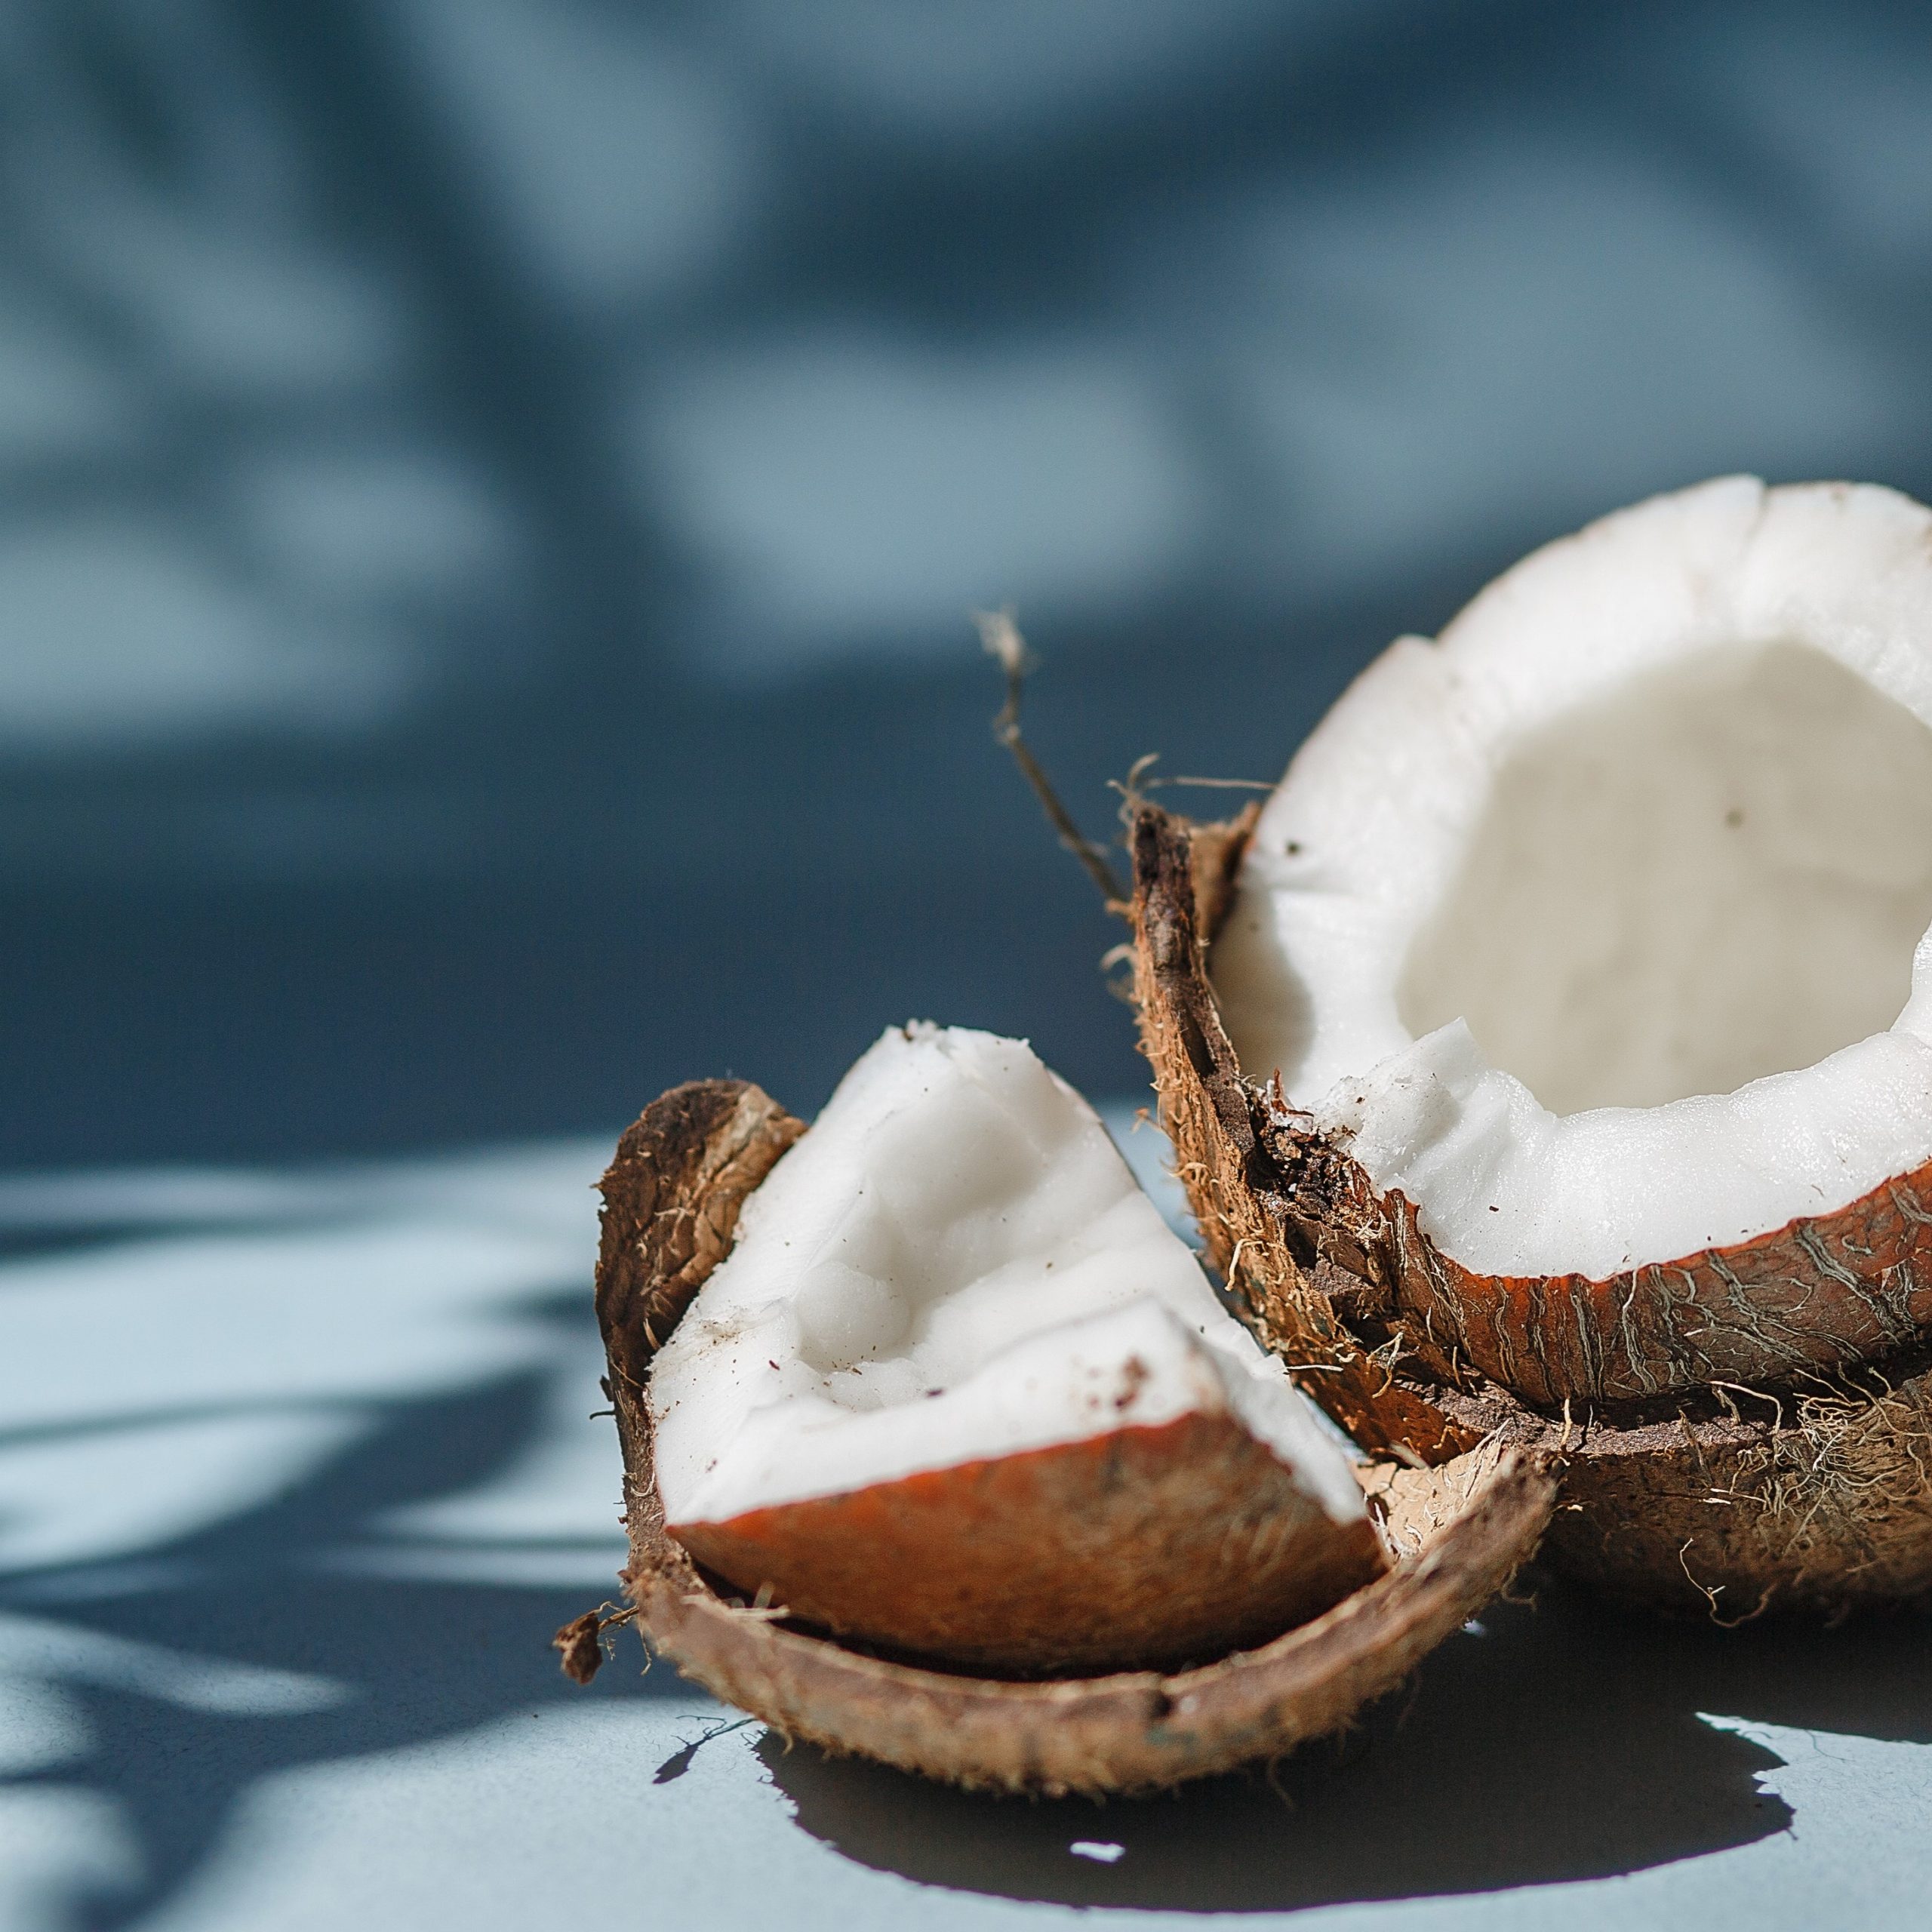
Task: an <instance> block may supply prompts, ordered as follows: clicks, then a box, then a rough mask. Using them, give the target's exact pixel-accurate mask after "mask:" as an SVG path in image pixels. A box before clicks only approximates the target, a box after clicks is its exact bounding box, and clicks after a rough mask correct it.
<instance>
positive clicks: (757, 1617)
mask: <svg viewBox="0 0 1932 1932" xmlns="http://www.w3.org/2000/svg"><path fill="white" fill-rule="evenodd" d="M802 1131H804V1130H803V1129H802V1128H801V1125H800V1124H799V1123H798V1121H795V1120H794V1119H792V1118H791V1117H790V1116H789V1115H787V1114H786V1113H785V1112H783V1109H780V1107H778V1106H777V1104H776V1103H774V1102H773V1101H772V1100H770V1099H769V1098H768V1097H767V1096H766V1095H765V1094H763V1093H762V1092H761V1091H759V1090H758V1088H755V1087H753V1086H749V1085H747V1084H745V1083H743V1082H741V1081H702V1082H699V1083H697V1084H693V1085H690V1086H686V1087H681V1088H676V1089H675V1090H673V1091H672V1092H671V1093H669V1094H666V1095H665V1096H664V1097H663V1098H662V1099H661V1100H658V1101H657V1102H656V1103H654V1104H653V1105H652V1106H651V1107H650V1108H649V1109H647V1110H646V1112H645V1114H644V1115H643V1117H642V1118H641V1119H640V1120H639V1121H638V1123H637V1124H636V1125H635V1126H634V1127H633V1128H631V1130H630V1131H629V1133H628V1134H626V1135H625V1137H624V1138H623V1141H622V1142H621V1143H620V1146H619V1148H618V1152H617V1158H616V1160H615V1161H614V1162H613V1164H612V1165H611V1170H610V1172H609V1173H608V1174H607V1175H606V1176H605V1181H604V1184H603V1185H604V1193H605V1209H604V1221H603V1238H602V1246H601V1253H600V1256H599V1260H598V1316H599V1319H600V1321H601V1324H602V1326H603V1330H604V1335H605V1346H606V1349H607V1351H608V1355H609V1360H610V1378H609V1381H610V1389H611V1398H612V1401H613V1403H614V1407H615V1408H616V1411H617V1432H618V1437H619V1440H620V1443H621V1444H622V1447H623V1459H624V1469H625V1481H624V1494H625V1506H626V1523H627V1525H628V1528H629V1537H630V1545H631V1557H630V1563H629V1567H628V1569H627V1570H626V1573H625V1575H624V1579H623V1581H624V1587H625V1589H626V1593H627V1594H628V1595H629V1598H630V1600H631V1602H632V1604H633V1606H634V1607H635V1621H636V1622H637V1623H638V1627H639V1629H640V1630H641V1632H642V1633H643V1635H644V1636H645V1640H646V1641H647V1642H648V1644H649V1645H650V1646H651V1648H652V1649H653V1650H654V1651H656V1652H657V1653H658V1654H660V1655H661V1656H663V1657H666V1658H668V1659H669V1660H670V1661H671V1662H672V1663H674V1664H675V1666H676V1667H677V1668H678V1670H679V1671H680V1672H681V1673H682V1674H683V1675H686V1676H688V1677H690V1678H693V1679H694V1680H695V1681H697V1682H698V1683H700V1684H703V1686H704V1687H706V1689H707V1690H710V1691H711V1692H712V1693H713V1694H715V1695H716V1696H718V1697H721V1698H722V1699H724V1700H726V1701H728V1702H729V1703H734V1704H737V1705H738V1706H740V1708H742V1709H745V1710H747V1711H749V1712H752V1713H753V1714H754V1715H756V1716H757V1717H759V1718H762V1719H763V1720H764V1721H765V1722H766V1723H767V1724H770V1725H771V1726H772V1727H773V1728H774V1730H778V1731H779V1732H780V1733H782V1734H783V1735H785V1736H786V1737H789V1738H801V1739H804V1740H808V1741H810V1742H811V1743H815V1744H817V1745H819V1746H822V1747H823V1748H824V1749H826V1750H829V1751H831V1752H838V1753H850V1754H854V1755H859V1756H863V1757H867V1758H875V1759H878V1760H879V1761H882V1762H884V1763H887V1764H894V1765H897V1766H899V1767H901V1768H903V1769H904V1770H912V1771H918V1772H920V1773H921V1774H924V1775H925V1776H927V1777H934V1778H939V1779H943V1780H947V1781H949V1782H951V1783H955V1784H960V1785H964V1786H973V1787H983V1788H987V1789H998V1790H1006V1791H1028V1792H1041V1793H1047V1794H1057V1793H1061V1792H1072V1791H1079V1792H1091V1793H1095V1794H1100V1793H1106V1792H1128V1791H1136V1790H1142V1789H1153V1788H1157V1787H1164V1786H1172V1785H1175V1784H1178V1783H1182V1782H1183V1781H1185V1780H1188V1779H1191V1778H1195V1777H1204V1776H1207V1775H1208V1774H1211V1773H1214V1772H1218V1771H1223V1770H1229V1769H1230V1768H1232V1767H1235V1766H1236V1765H1238V1764H1243V1763H1246V1762H1248V1761H1253V1760H1256V1759H1266V1758H1276V1757H1278V1756H1280V1755H1282V1754H1284V1752H1287V1751H1289V1750H1291V1749H1293V1748H1294V1746H1296V1745H1297V1744H1299V1743H1302V1742H1303V1741H1304V1740H1307V1739H1309V1738H1312V1737H1318V1736H1321V1735H1323V1734H1327V1733H1328V1732H1331V1731H1333V1730H1336V1729H1337V1728H1338V1727H1341V1726H1342V1725H1343V1724H1346V1722H1347V1721H1348V1720H1349V1718H1350V1717H1351V1716H1352V1715H1353V1713H1354V1712H1355V1711H1357V1710H1358V1709H1360V1707H1361V1706H1362V1705H1363V1704H1364V1703H1367V1701H1369V1700H1371V1699H1373V1698H1374V1697H1379V1696H1380V1695H1381V1694H1383V1693H1384V1692H1385V1691H1386V1690H1389V1689H1390V1688H1392V1687H1393V1686H1394V1685H1395V1684H1397V1683H1398V1681H1400V1680H1401V1678H1403V1677H1404V1676H1405V1675H1407V1673H1408V1672H1409V1671H1410V1670H1411V1669H1413V1668H1414V1666H1415V1664H1416V1663H1417V1662H1418V1661H1419V1660H1420V1659H1421V1658H1422V1657H1423V1656H1424V1655H1426V1654H1427V1652H1428V1651H1430V1650H1432V1648H1433V1647H1435V1645H1436V1644H1438V1643H1440V1642H1441V1641H1443V1639H1444V1638H1446V1637H1447V1636H1448V1635H1451V1633H1452V1632H1454V1631H1455V1630H1457V1629H1459V1628H1460V1626H1461V1625H1462V1624H1463V1623H1465V1622H1466V1621H1467V1620H1468V1619H1469V1618H1470V1617H1472V1616H1474V1615H1475V1614H1477V1612H1478V1611H1479V1610H1480V1609H1481V1607H1482V1606H1483V1605H1484V1604H1485V1603H1487V1601H1490V1600H1491V1598H1493V1597H1494V1596H1495V1595H1497V1593H1498V1592H1500V1591H1501V1590H1502V1589H1504V1588H1505V1587H1506V1586H1507V1584H1508V1583H1509V1580H1510V1578H1511V1577H1512V1575H1513V1574H1515V1571H1516V1569H1517V1568H1518V1566H1519V1565H1520V1564H1522V1563H1523V1562H1524V1561H1526V1560H1527V1558H1528V1557H1529V1556H1530V1555H1531V1552H1533V1550H1534V1548H1535V1546H1536V1543H1537V1538H1538V1537H1539V1535H1540V1534H1541V1532H1542V1530H1543V1527H1544V1525H1545V1524H1546V1521H1547V1520H1548V1516H1549V1508H1550V1504H1551V1501H1552V1497H1553V1495H1554V1490H1555V1485H1554V1483H1553V1481H1552V1478H1551V1477H1550V1476H1549V1474H1548V1473H1547V1472H1546V1470H1545V1469H1544V1468H1543V1466H1542V1464H1541V1463H1540V1460H1539V1459H1538V1457H1537V1456H1536V1455H1535V1454H1532V1453H1527V1452H1525V1451H1521V1450H1518V1449H1515V1448H1512V1447H1506V1446H1504V1445H1502V1444H1496V1443H1491V1444H1484V1445H1482V1446H1481V1447H1478V1448H1476V1449H1475V1450H1473V1451H1472V1452H1471V1453H1469V1454H1465V1455H1463V1456H1462V1457H1457V1458H1455V1459H1453V1460H1450V1461H1448V1462H1447V1463H1444V1465H1443V1466H1441V1467H1438V1468H1435V1469H1408V1468H1404V1467H1401V1466H1386V1467H1384V1468H1381V1469H1378V1470H1377V1471H1376V1472H1374V1476H1373V1480H1372V1482H1371V1491H1372V1496H1373V1500H1374V1504H1375V1509H1376V1513H1377V1517H1378V1518H1379V1520H1380V1522H1381V1524H1382V1525H1383V1534H1384V1535H1385V1537H1386V1543H1387V1546H1388V1549H1389V1555H1390V1558H1391V1559H1392V1561H1391V1565H1390V1567H1389V1569H1388V1570H1387V1571H1386V1574H1383V1576H1382V1577H1380V1579H1379V1580H1377V1581H1375V1582H1374V1583H1370V1584H1368V1585H1367V1586H1365V1587H1364V1588H1361V1589H1357V1590H1355V1592H1352V1594H1351V1595H1349V1596H1347V1597H1346V1598H1344V1599H1343V1601H1341V1602H1340V1603H1339V1604H1337V1605H1336V1606H1335V1607H1334V1608H1332V1609H1331V1610H1329V1611H1327V1612H1325V1614H1323V1615H1321V1616H1320V1617H1317V1618H1315V1620H1313V1621H1312V1622H1310V1623H1306V1624H1303V1625H1302V1626H1300V1627H1299V1628H1297V1629H1291V1630H1288V1631H1287V1632H1285V1633H1284V1634H1283V1635H1279V1636H1277V1637H1275V1638H1273V1640H1272V1641H1269V1642H1266V1643H1264V1644H1260V1645H1259V1646H1258V1647H1254V1648H1251V1649H1247V1650H1243V1651H1237V1652H1235V1653H1234V1654H1231V1655H1228V1656H1225V1657H1220V1658H1219V1659H1218V1660H1216V1661H1214V1662H1211V1663H1206V1664H1204V1665H1202V1666H1199V1667H1198V1668H1194V1669H1186V1670H1180V1671H1174V1672H1162V1671H1159V1670H1150V1669H1143V1670H1135V1671H1127V1672H1115V1673H1113V1674H1111V1675H1100V1676H1063V1677H1060V1678H1051V1679H1046V1680H1033V1681H1017V1680H1015V1679H1013V1678H1001V1677H986V1676H975V1675H970V1674H968V1672H965V1671H963V1670H955V1669H944V1668H937V1667H934V1666H931V1665H929V1664H921V1663H909V1662H906V1661H904V1660H901V1659H899V1658H897V1657H891V1656H887V1655H881V1654H876V1653H875V1652H873V1651H869V1649H867V1648H866V1647H863V1646H862V1645H859V1644H851V1643H843V1642H841V1641H838V1640H837V1639H836V1638H833V1637H832V1636H831V1635H829V1634H827V1633H826V1632H823V1631H820V1630H815V1629H812V1628H811V1627H809V1626H806V1625H804V1624H803V1623H801V1622H800V1621H799V1620H798V1619H796V1618H795V1617H793V1616H792V1615H791V1614H790V1612H789V1606H786V1605H783V1604H774V1603H769V1602H759V1601H752V1602H749V1603H747V1602H746V1601H744V1600H743V1598H742V1596H740V1595H738V1594H737V1593H736V1592H733V1591H732V1590H731V1589H730V1588H729V1587H728V1586H725V1585H723V1584H722V1583H720V1582H718V1580H716V1579H715V1578H714V1577H712V1576H711V1575H710V1574H707V1573H706V1571H705V1570H703V1568H701V1567H700V1566H699V1565H698V1564H697V1563H695V1562H694V1561H693V1559H692V1557H691V1554H690V1553H689V1552H688V1551H687V1550H686V1549H685V1547H684V1546H683V1545H682V1544H681V1543H680V1542H679V1541H678V1540H677V1539H676V1538H675V1537H672V1536H671V1535H670V1534H669V1532H668V1531H667V1530H666V1526H665V1521H664V1513H663V1504H662V1502H661V1500H660V1497H659V1494H658V1490H657V1480H656V1476H655V1473H654V1466H653V1462H652V1449H651V1417H650V1411H649V1409H648V1405H647V1403H646V1401H645V1393H644V1391H645V1383H646V1381H647V1379H648V1375H649V1373H650V1368H651V1358H652V1356H653V1355H654V1353H655V1352H656V1351H657V1347H658V1346H659V1345H660V1343H662V1342H663V1340H664V1338H665V1337H666V1335H668V1334H669V1333H670V1331H671V1329H672V1327H673V1326H674V1325H675V1323H676V1321H677V1320H678V1317H679V1316H680V1315H681V1314H682V1313H683V1312H684V1310H685V1308H686V1307H687V1306H688V1305H689V1303H690V1301H691V1297H693V1296H694V1294H696V1293H697V1289H698V1287H700V1285H701V1284H702V1283H703V1280H704V1278H705V1277H706V1275H708V1274H709V1272H710V1270H711V1269H712V1267H713V1266H715V1265H716V1263H717V1262H718V1260H720V1259H721V1258H722V1257H723V1255H724V1253H725V1252H726V1251H727V1250H728V1247H729V1246H730V1243H731V1236H732V1233H733V1231H734V1228H735V1226H736V1223H737V1215H738V1211H739V1209H740V1207H741V1206H742V1204H743V1201H744V1200H745V1198H746V1196H747V1195H749V1193H750V1192H751V1191H752V1189H754V1188H755V1187H756V1186H757V1185H758V1182H759V1181H760V1180H762V1179H763V1178H764V1175H765V1174H767V1173H768V1171H770V1169H771V1167H772V1165H773V1164H774V1163H775V1162H776V1161H777V1159H778V1158H779V1157H780V1155H782V1154H783V1152H784V1150H785V1149H786V1147H788V1146H790V1144H791V1143H792V1141H793V1140H795V1139H796V1138H797V1137H798V1135H799V1134H800V1133H801V1132H802ZM559 1639H560V1643H561V1644H562V1645H563V1646H564V1647H565V1663H566V1666H567V1667H568V1665H569V1664H570V1663H571V1660H572V1658H573V1657H575V1659H576V1660H577V1663H578V1665H579V1670H578V1671H577V1672H575V1673H574V1674H577V1675H582V1674H583V1670H584V1667H586V1666H589V1664H590V1663H591V1661H592V1659H591V1657H590V1656H589V1654H587V1653H586V1644H589V1645H592V1646H594V1644H595V1626H588V1627H586V1623H585V1620H582V1619H580V1620H578V1622H577V1623H576V1624H574V1625H571V1626H568V1627H567V1629H566V1630H565V1632H560V1633H559Z"/></svg>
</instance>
